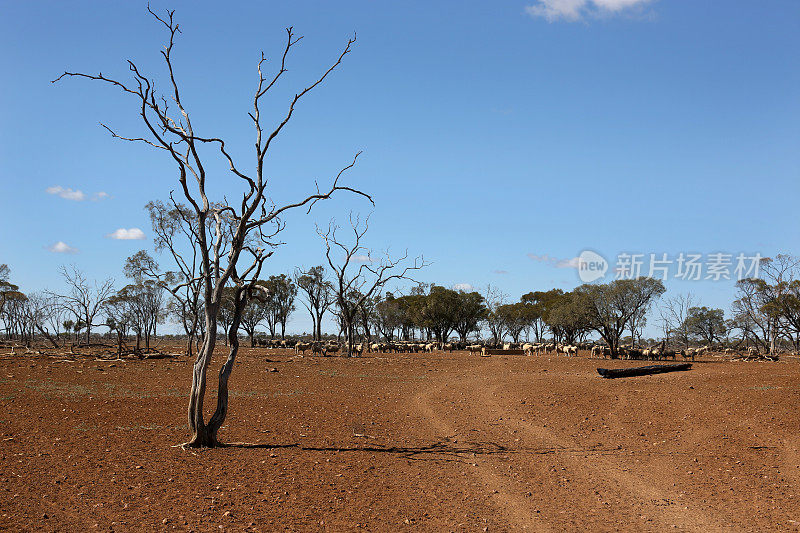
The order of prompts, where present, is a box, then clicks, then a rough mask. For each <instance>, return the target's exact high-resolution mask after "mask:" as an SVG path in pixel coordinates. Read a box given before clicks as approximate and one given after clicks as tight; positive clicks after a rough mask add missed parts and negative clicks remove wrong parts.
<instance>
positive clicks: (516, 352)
mask: <svg viewBox="0 0 800 533" xmlns="http://www.w3.org/2000/svg"><path fill="white" fill-rule="evenodd" d="M481 355H484V356H488V355H525V351H524V350H501V349H499V348H484V349H483V350H482V351H481Z"/></svg>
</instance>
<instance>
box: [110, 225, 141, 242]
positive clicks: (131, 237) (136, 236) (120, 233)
mask: <svg viewBox="0 0 800 533" xmlns="http://www.w3.org/2000/svg"><path fill="white" fill-rule="evenodd" d="M106 237H108V238H109V239H117V240H119V241H139V240H142V239H144V232H143V231H142V230H140V229H139V228H131V229H125V228H119V229H118V230H116V231H115V232H113V233H109V234H108V235H106Z"/></svg>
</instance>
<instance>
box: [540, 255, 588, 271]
mask: <svg viewBox="0 0 800 533" xmlns="http://www.w3.org/2000/svg"><path fill="white" fill-rule="evenodd" d="M528 257H530V258H531V259H533V260H534V261H537V262H539V263H546V264H548V265H550V266H552V267H555V268H578V263H579V260H580V258H578V257H571V258H569V259H559V258H557V257H550V256H549V255H547V254H544V255H536V254H528Z"/></svg>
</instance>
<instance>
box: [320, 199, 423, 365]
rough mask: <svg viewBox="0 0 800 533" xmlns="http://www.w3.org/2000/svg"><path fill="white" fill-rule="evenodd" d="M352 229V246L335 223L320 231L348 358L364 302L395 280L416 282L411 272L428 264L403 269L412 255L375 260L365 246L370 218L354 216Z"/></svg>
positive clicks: (420, 260) (417, 262)
mask: <svg viewBox="0 0 800 533" xmlns="http://www.w3.org/2000/svg"><path fill="white" fill-rule="evenodd" d="M350 226H351V228H352V231H353V242H351V243H350V244H346V243H344V242H343V241H341V240H339V238H338V237H337V235H336V232H337V230H338V229H339V228H338V227H337V226H336V225H335V223H333V222H331V224H330V225H329V226H328V230H327V231H326V232H325V233H323V232H322V231H320V230H319V229H317V233H319V235H320V237H322V240H323V241H324V242H325V257H326V258H327V260H328V265H329V266H330V267H331V270H332V271H333V273H334V277H335V280H334V282H333V293H334V299H335V301H336V305H337V307H338V313H337V314H338V317H339V320H340V321H341V326H342V330H343V333H344V335H345V344H346V345H347V356H348V357H352V356H353V345H354V343H355V330H356V322H357V320H358V317H359V316H358V315H359V313H360V311H361V307H362V306H363V305H364V302H365V301H366V300H367V299H369V298H372V296H374V295H376V294H379V293H380V292H381V291H382V290H383V288H384V287H385V286H386V284H387V283H389V282H390V281H392V280H408V281H414V280H413V279H411V278H410V277H409V276H408V274H409V272H412V271H414V270H420V269H422V268H424V267H425V266H427V265H428V263H426V262H425V260H424V259H423V258H422V257H417V258H415V259H414V263H413V264H412V265H408V266H405V267H403V266H402V263H403V262H405V261H406V259H408V253H405V254H403V256H402V257H399V258H397V259H392V258H391V257H390V255H389V253H388V252H387V253H386V254H385V255H384V257H382V258H380V259H378V258H373V257H372V255H371V253H370V251H369V249H368V248H366V247H364V246H363V244H362V243H361V241H362V239H363V237H364V234H366V233H367V230H368V229H369V218H367V220H365V221H364V223H363V224H361V222H360V220H359V219H358V218H355V219H354V218H353V216H352V215H351V216H350ZM339 254H343V258H342V260H341V262H339V261H338V260H337V259H336V256H339ZM356 264H358V266H357V267H356Z"/></svg>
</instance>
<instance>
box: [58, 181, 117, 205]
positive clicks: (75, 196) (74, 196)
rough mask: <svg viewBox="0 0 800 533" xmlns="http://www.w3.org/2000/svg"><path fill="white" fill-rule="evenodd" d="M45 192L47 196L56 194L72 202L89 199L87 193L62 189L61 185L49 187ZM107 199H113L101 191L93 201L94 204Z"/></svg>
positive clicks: (94, 195)
mask: <svg viewBox="0 0 800 533" xmlns="http://www.w3.org/2000/svg"><path fill="white" fill-rule="evenodd" d="M45 192H46V193H47V194H55V195H56V196H58V197H60V198H63V199H65V200H72V201H74V202H82V201H84V200H86V198H87V196H86V193H85V192H83V191H81V190H77V189H70V188H69V187H62V186H61V185H53V186H52V187H48V188H46V189H45ZM106 198H111V195H109V194H108V193H107V192H105V191H100V192H96V193H94V194H93V195H92V197H91V200H92V201H93V202H99V201H100V200H105V199H106Z"/></svg>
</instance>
